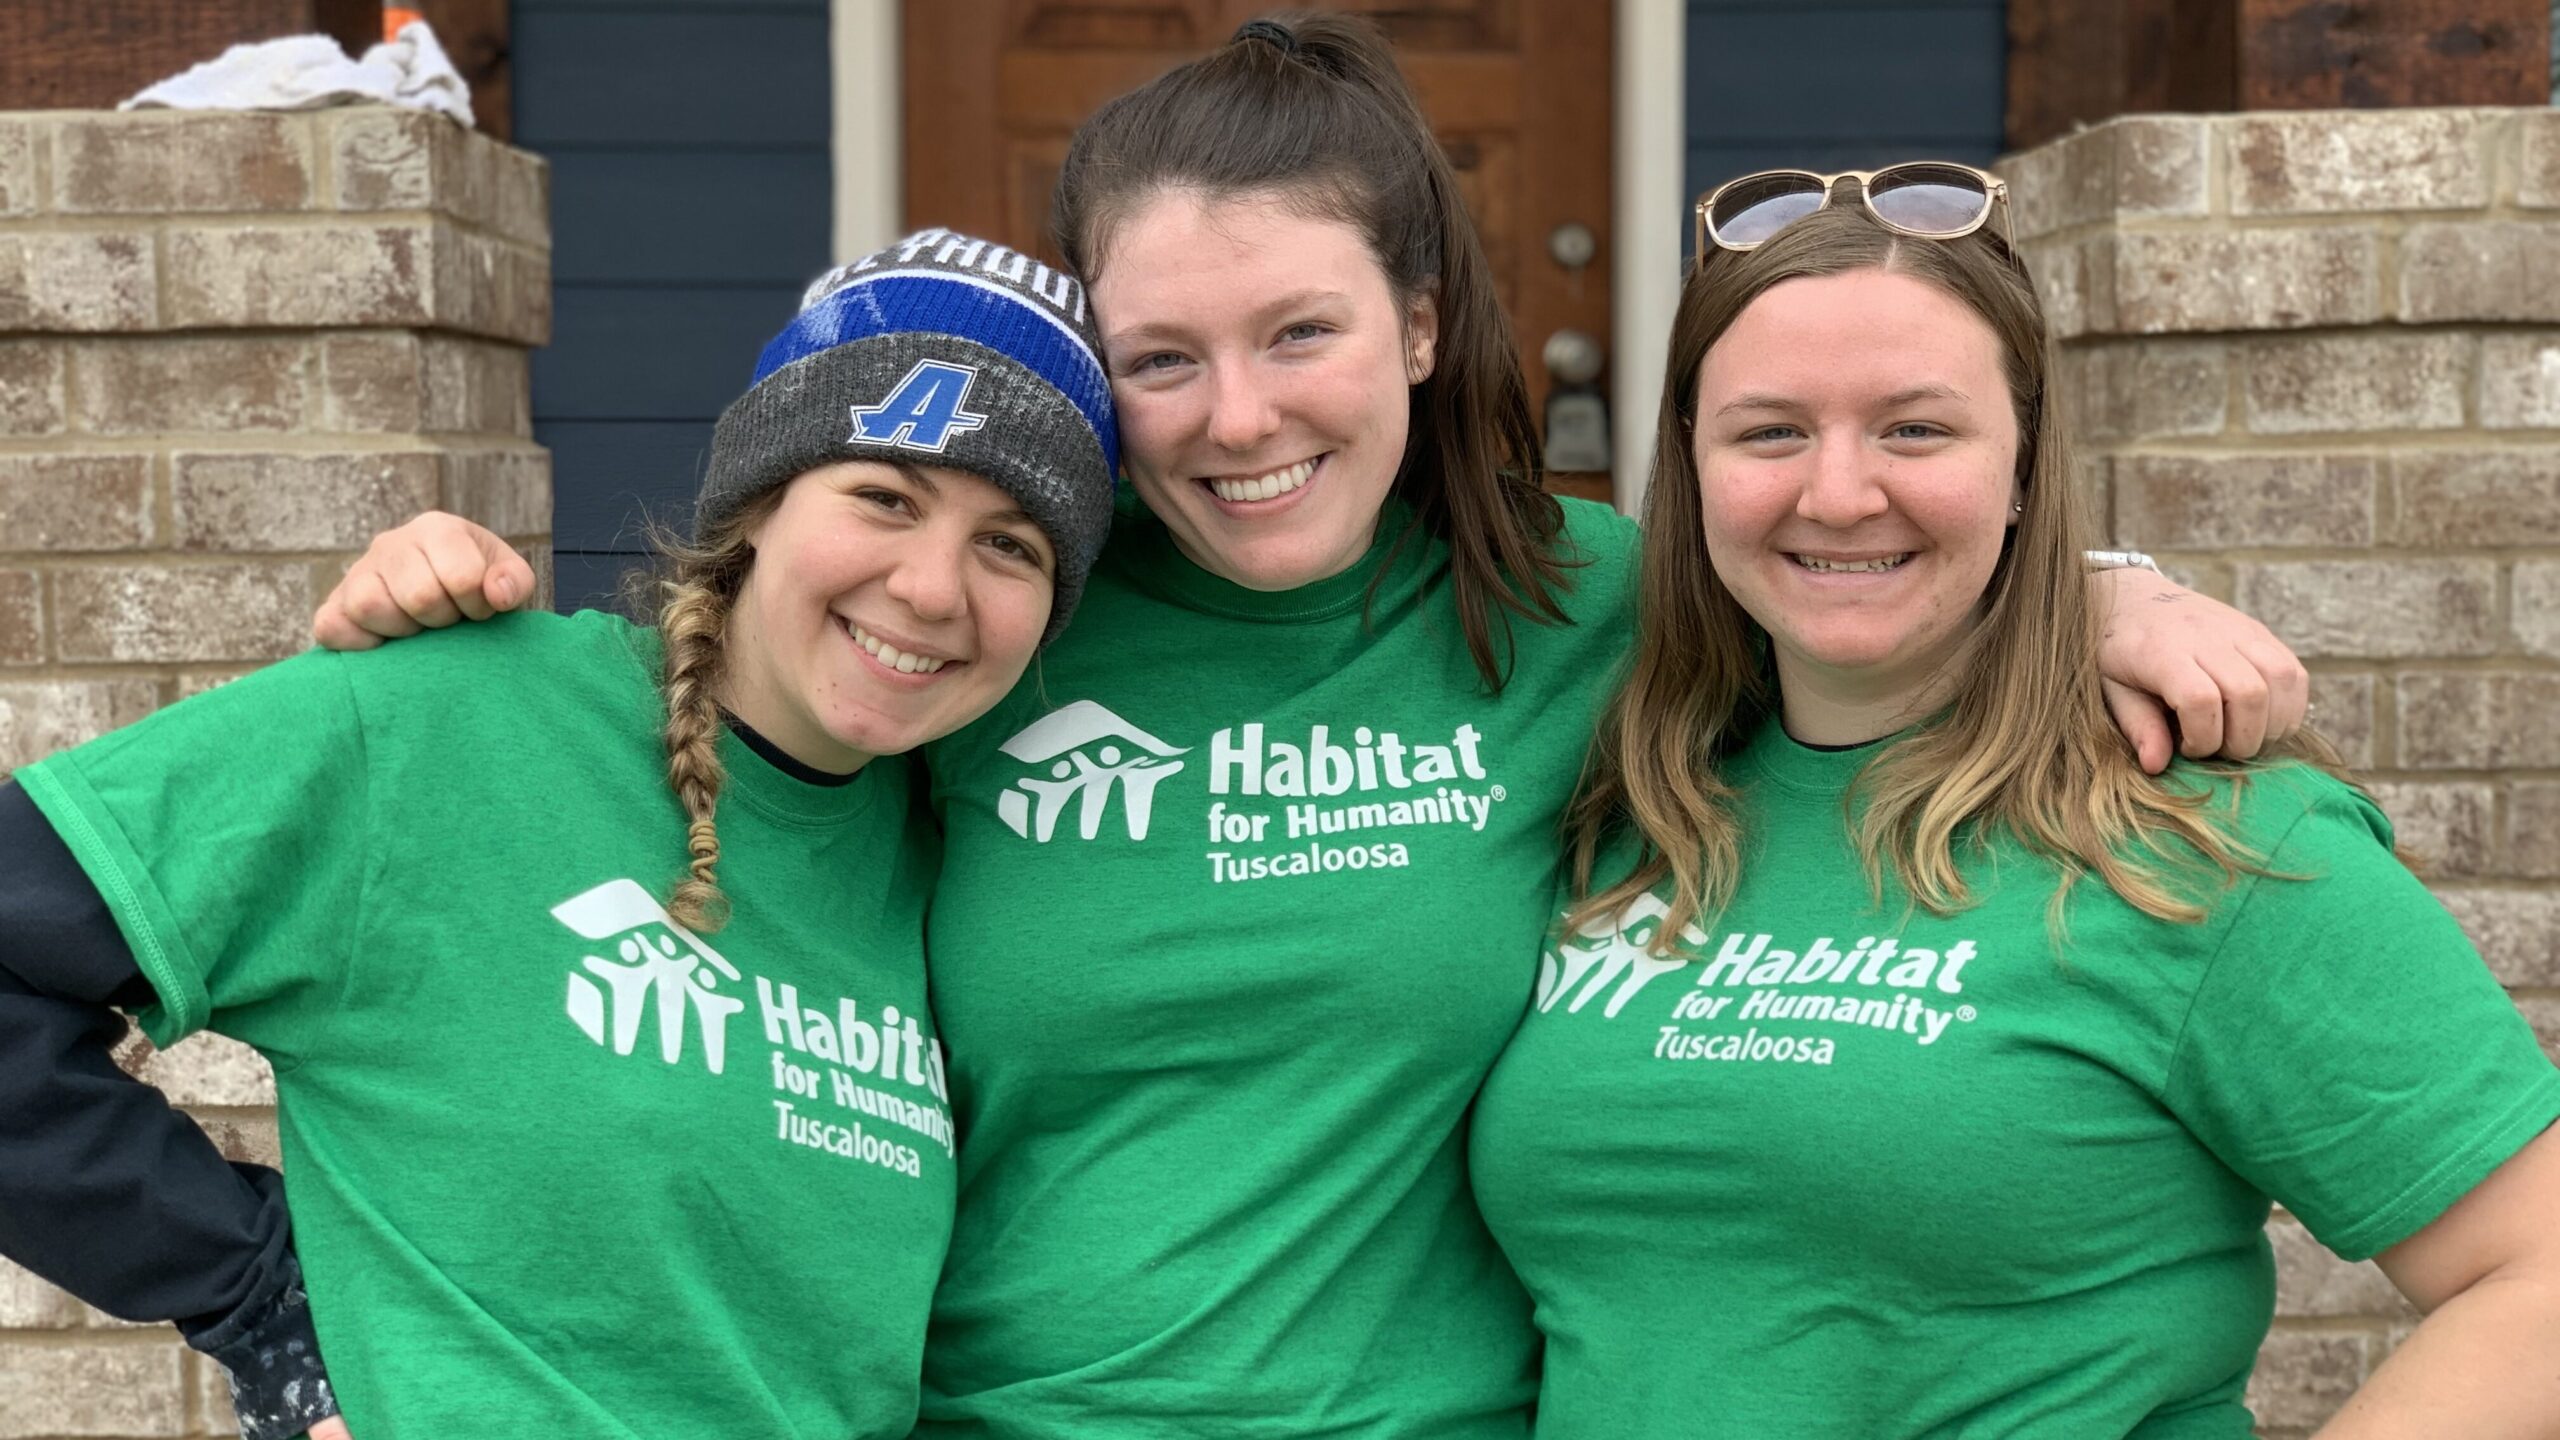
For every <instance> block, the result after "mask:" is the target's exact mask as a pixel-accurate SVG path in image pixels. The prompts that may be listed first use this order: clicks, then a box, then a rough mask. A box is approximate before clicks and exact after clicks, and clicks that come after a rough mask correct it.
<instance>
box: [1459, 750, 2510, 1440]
mask: <svg viewBox="0 0 2560 1440" xmlns="http://www.w3.org/2000/svg"><path fill="white" fill-rule="evenodd" d="M1873 753H1874V752H1873V750H1872V749H1861V750H1854V751H1849V752H1845V753H1833V752H1824V751H1817V750H1811V749H1807V748H1805V747H1802V746H1799V745H1797V744H1795V743H1794V742H1793V741H1791V740H1789V739H1788V738H1787V737H1786V736H1785V734H1784V733H1783V731H1781V730H1780V729H1779V728H1778V727H1777V726H1776V725H1774V724H1772V725H1769V726H1766V727H1765V728H1764V729H1763V730H1762V732H1761V733H1760V734H1759V735H1758V736H1757V737H1755V739H1754V741H1753V743H1752V744H1751V746H1750V747H1749V748H1748V749H1747V750H1746V751H1745V752H1744V753H1743V754H1741V755H1740V756H1738V757H1737V758H1736V759H1735V760H1734V762H1733V763H1732V764H1731V766H1730V769H1729V772H1728V775H1727V778H1728V779H1730V780H1731V781H1733V782H1734V783H1735V784H1737V785H1738V786H1739V787H1740V800H1739V809H1740V817H1741V821H1742V825H1743V829H1744V834H1745V836H1746V837H1747V838H1746V843H1745V848H1744V852H1743V859H1742V873H1741V881H1740V886H1739V889H1738V890H1737V892H1736V894H1735V895H1734V898H1733V901H1732V904H1731V905H1730V907H1729V908H1727V910H1726V911H1725V912H1724V913H1723V914H1721V915H1719V916H1716V917H1713V918H1711V919H1710V920H1708V921H1707V922H1705V923H1704V924H1703V925H1701V926H1699V927H1696V928H1694V929H1692V930H1690V931H1688V932H1686V933H1684V934H1683V935H1682V936H1680V937H1679V940H1678V942H1677V945H1676V948H1675V950H1674V951H1673V952H1672V953H1671V954H1670V955H1668V956H1665V957H1664V958H1663V959H1661V960H1655V959H1653V958H1651V957H1650V956H1648V955H1647V954H1646V953H1645V946H1646V944H1647V942H1648V941H1649V940H1650V939H1651V938H1652V936H1653V935H1654V933H1655V932H1656V930H1657V928H1658V926H1659V924H1660V922H1661V920H1662V918H1663V911H1662V909H1661V904H1660V901H1659V900H1658V899H1654V900H1651V901H1650V903H1649V904H1648V902H1647V901H1641V900H1640V901H1638V902H1637V903H1636V905H1635V906H1633V907H1631V909H1630V911H1628V912H1626V913H1624V914H1623V915H1622V916H1621V917H1620V924H1617V925H1606V924H1604V925H1602V926H1599V927H1596V928H1597V929H1598V930H1599V933H1597V934H1585V935H1575V936H1567V937H1563V938H1562V939H1560V940H1559V941H1558V943H1556V944H1555V945H1554V946H1553V948H1551V950H1550V951H1549V953H1548V954H1547V955H1546V956H1545V957H1544V959H1543V960H1542V962H1541V970H1540V977H1539V996H1540V999H1539V1002H1538V1004H1537V1005H1536V1006H1535V1007H1534V1008H1533V1009H1532V1011H1531V1014H1530V1017H1529V1019H1528V1020H1527V1021H1526V1022H1525V1023H1524V1024H1523V1025H1522V1026H1521V1030H1520V1034H1519V1035H1518V1037H1517V1038H1515V1039H1514V1040H1513V1042H1512V1044H1511V1047H1510V1049H1509V1051H1508V1052H1507V1053H1506V1054H1505V1055H1504V1057H1503V1060H1502V1063H1501V1065H1500V1066H1499V1067H1497V1068H1496V1070H1495V1072H1494V1074H1493V1077H1492V1079H1490V1080H1489V1081H1487V1082H1486V1086H1485V1092H1484V1096H1483V1099H1482V1100H1481V1102H1480V1104H1479V1106H1478V1110H1477V1114H1476V1119H1475V1124H1474V1129H1473V1147H1474V1148H1473V1155H1472V1166H1473V1174H1474V1177H1475V1184H1476V1194H1477V1196H1478V1198H1479V1199H1480V1200H1481V1202H1482V1203H1483V1207H1484V1213H1485V1216H1486V1218H1487V1220H1488V1221H1489V1222H1490V1224H1491V1225H1492V1227H1493V1230H1494V1233H1495V1234H1496V1235H1497V1236H1498V1237H1499V1238H1500V1240H1501V1242H1502V1246H1503V1249H1504V1250H1505V1252H1506V1253H1508V1254H1509V1255H1510V1257H1511V1259H1512V1261H1513V1263H1514V1264H1516V1265H1517V1266H1518V1267H1519V1272H1520V1276H1521V1279H1522V1281H1523V1282H1524V1283H1525V1284H1526V1285H1527V1287H1528V1289H1529V1291H1530V1293H1531V1295H1532V1296H1534V1297H1535V1299H1536V1303H1537V1315H1538V1324H1539V1328H1540V1330H1541V1332H1542V1333H1543V1334H1544V1335H1545V1337H1546V1342H1547V1348H1546V1367H1545V1382H1544V1387H1543V1389H1542V1390H1541V1392H1540V1396H1539V1402H1538V1433H1539V1434H1540V1436H1542V1437H1554V1440H1578V1437H1586V1436H1605V1437H1611V1440H1615V1437H1619V1436H1625V1435H1631V1434H1668V1433H1679V1434H1685V1435H1700V1436H1735V1437H1751V1440H1784V1437H1795V1436H1803V1437H1815V1436H1819V1437H1833V1436H1847V1435H1855V1436H1859V1437H1862V1440H1894V1437H1913V1436H1924V1435H1928V1436H1955V1435H2001V1436H2021V1437H2054V1440H2062V1437H2069V1440H2087V1437H2090V1436H2120V1435H2140V1436H2144V1437H2149V1440H2166V1437H2173V1436H2174V1437H2181V1440H2185V1437H2231V1440H2244V1437H2246V1436H2248V1435H2249V1433H2250V1418H2249V1414H2248V1412H2247V1410H2246V1408H2245V1407H2244V1406H2243V1404H2242V1402H2241V1390H2242V1387H2243V1386H2244V1384H2245V1383H2246V1381H2247V1379H2248V1375H2249V1368H2250V1364H2251V1362H2252V1359H2253V1357H2254V1355H2255V1353H2256V1350H2257V1346H2258V1343H2259V1341H2260V1340H2261V1339H2263V1338H2264V1337H2265V1335H2266V1332H2267V1326H2268V1322H2269V1319H2270V1317H2271V1315H2272V1313H2273V1309H2274V1298H2275V1267H2274V1262H2273V1259H2272V1256H2271V1255H2270V1252H2269V1249H2268V1245H2267V1241H2266V1239H2265V1236H2264V1229H2263V1227H2264V1224H2265V1221H2266V1218H2267V1214H2268V1199H2269V1197H2271V1196H2272V1197H2274V1198H2275V1199H2277V1200H2280V1201H2282V1202H2283V1203H2284V1204H2285V1206H2286V1207H2287V1208H2288V1209H2290V1210H2292V1211H2293V1212H2294V1213H2295V1214H2296V1215H2298V1216H2300V1217H2301V1219H2302V1220H2303V1222H2304V1224H2306V1225H2308V1226H2309V1227H2310V1229H2311V1231H2312V1233H2313V1234H2315V1235H2317V1236H2318V1237H2319V1238H2320V1239H2321V1240H2322V1241H2324V1242H2325V1243H2327V1244H2328V1245H2329V1246H2330V1247H2331V1248H2332V1249H2334V1250H2336V1251H2338V1252H2339V1253H2340V1254H2342V1255H2345V1256H2347V1257H2349V1258H2351V1259H2358V1258H2363V1257H2366V1256H2369V1255H2372V1254H2374V1253H2375V1252H2377V1251H2380V1250H2382V1249H2385V1248H2387V1247H2389V1246H2391V1245H2393V1244H2395V1243H2397V1242H2399V1241H2401V1240H2403V1239H2406V1238H2407V1237H2408V1236H2409V1235H2410V1234H2411V1233H2412V1232H2414V1231H2416V1230H2417V1229H2419V1228H2420V1227H2421V1226H2423V1225H2425V1224H2426V1223H2427V1222H2428V1221H2430V1220H2432V1219H2434V1218H2435V1217H2436V1216H2437V1215H2438V1214H2439V1213H2441V1212H2442V1211H2443V1210H2444V1208H2445V1207H2446V1206H2447V1205H2449V1204H2450V1203H2452V1202H2453V1201H2454V1200H2456V1199H2458V1198H2459V1197H2460V1196H2461V1195H2462V1194H2464V1193H2465V1192H2466V1191H2467V1190H2469V1189H2470V1188H2471V1186H2472V1185H2474V1184H2475V1183H2477V1182H2478V1181H2479V1180H2480V1179H2481V1177H2482V1176H2484V1175H2486V1174H2487V1173H2488V1172H2489V1171H2490V1170H2492V1169H2493V1168H2495V1167H2496V1166H2497V1165H2498V1164H2499V1163H2500V1162H2501V1161H2503V1160H2505V1159H2506V1158H2507V1157H2508V1156H2509V1155H2510V1154H2512V1153H2513V1152H2514V1151H2516V1150H2517V1149H2518V1148H2519V1147H2521V1146H2522V1145H2523V1144H2524V1143H2525V1142H2526V1141H2528V1140H2530V1139H2531V1138H2533V1136H2534V1135H2536V1134H2537V1133H2539V1132H2540V1131H2541V1130H2542V1129H2543V1127H2545V1126H2546V1125H2548V1124H2549V1123H2550V1122H2551V1121H2552V1119H2553V1118H2554V1116H2555V1115H2560V1074H2555V1072H2554V1070H2553V1068H2552V1066H2551V1064H2550V1063H2549V1062H2548V1061H2546V1060H2545V1059H2544V1058H2543V1056H2542V1053H2541V1051H2540V1049H2539V1048H2538V1047H2537V1046H2536V1044H2535V1042H2534V1038H2533V1036H2532V1034H2531V1032H2530V1031H2529V1030H2528V1029H2527V1028H2526V1026H2525V1025H2524V1023H2523V1021H2522V1020H2521V1019H2520V1018H2519V1017H2518V1015H2517V1014H2516V1011H2515V1008H2514V1006H2513V1005H2512V1004H2510V1003H2509V1001H2508V999H2507V997H2506V996H2505V994H2504V993H2503V992H2501V991H2500V989H2499V988H2498V985H2497V983H2496V981H2495V980H2493V979H2492V978H2491V977H2490V975H2489V973H2488V971H2487V969H2486V968H2485V967H2484V966H2483V965H2482V964H2481V963H2480V960H2479V958H2478V957H2477V956H2476V955H2475V954H2474V953H2473V952H2472V950H2471V947H2470V946H2469V945H2468V944H2467V943H2466V942H2465V941H2464V940H2463V937H2462V935H2461V932H2460V931H2459V930H2457V929H2456V928H2455V926H2454V924H2453V922H2452V921H2451V920H2450V919H2449V918H2447V916H2446V915H2445V912H2444V910H2443V909H2442V907H2440V906H2439V905H2437V904H2436V902H2435V900H2434V899H2433V898H2432V897H2431V896H2429V895H2428V893H2427V892H2426V890H2425V888H2424V887H2422V886H2421V885H2420V884H2419V883H2418V881H2417V880H2416V879H2415V878H2413V877H2412V876H2411V875H2410V874H2409V873H2408V872H2407V871H2406V870H2405V869H2403V868H2402V867H2401V865H2400V864H2399V863H2398V862H2397V861H2395V860H2394V859H2393V858H2392V856H2391V854H2390V851H2389V848H2388V847H2389V841H2388V836H2389V830H2388V826H2387V823H2386V822H2385V821H2384V820H2383V818H2382V816H2381V814H2380V812H2378V811H2376V810H2375V809H2374V808H2373V807H2372V806H2371V805H2370V804H2369V803H2368V802H2366V801H2365V800H2364V799H2363V798H2361V797H2360V796H2358V795H2356V794H2355V793H2354V792H2353V791H2352V790H2350V789H2348V788H2347V787H2346V786H2344V785H2341V784H2339V783H2338V782H2336V781H2334V780H2331V779H2329V778H2327V777H2325V776H2322V775H2320V774H2318V773H2317V772H2314V771H2311V770H2308V769H2305V768H2301V767H2298V766H2275V767H2268V768H2265V769H2261V770H2258V771H2256V772H2254V773H2252V774H2251V775H2250V776H2249V778H2248V779H2247V780H2246V782H2245V783H2243V784H2242V785H2241V786H2240V787H2239V797H2238V798H2239V811H2238V815H2237V818H2236V821H2235V824H2236V827H2237V833H2238V834H2240V835H2241V836H2242V837H2243V838H2244V839H2246V840H2247V841H2248V842H2249V843H2251V844H2252V845H2253V846H2255V847H2256V848H2257V849H2258V850H2259V851H2260V853H2262V854H2265V855H2267V856H2269V863H2270V865H2271V867H2272V868H2273V869H2275V870H2277V871H2280V872H2283V873H2285V874H2288V875H2300V876H2308V877H2310V878H2306V879H2274V878H2263V877H2259V878H2244V879H2243V881H2242V882H2241V883H2240V884H2239V885H2237V886H2236V887H2235V888H2233V889H2232V890H2230V891H2229V892H2226V893H2222V894H2220V895H2219V896H2218V897H2217V898H2215V900H2214V903H2213V905H2212V909H2211V913H2210V916H2209V918H2208V919H2207V920H2206V921H2205V922H2204V923H2202V924H2197V925H2177V924H2170V923H2166V922H2163V921H2159V920H2154V919H2152V918H2150V917H2148V916H2146V915H2143V914H2142V913H2141V912H2139V911H2136V910H2134V909H2133V908H2131V907H2130V906H2127V905H2125V904H2124V903H2122V902H2121V901H2119V900H2117V899H2116V898H2115V897H2114V895H2113V894H2112V893H2110V892H2108V891H2106V890H2105V889H2104V887H2103V886H2101V885H2099V884H2098V883H2097V882H2095V881H2093V880H2084V881H2083V882H2081V886H2080V887H2079V888H2078V889H2076V890H2075V891H2074V895H2073V899H2072V902H2071V906H2070V910H2069V915H2068V921H2069V929H2068V941H2067V945H2066V946H2065V948H2064V949H2062V950H2061V951H2059V952H2057V950H2056V948H2055V946H2054V944H2053V941H2052V937H2051V934H2050V932H2049V931H2048V929H2047V928H2046V920H2045V907H2046V902H2047V900H2048V899H2049V897H2050V896H2051V894H2052V891H2053V886H2054V880H2055V872H2054V870H2053V869H2052V867H2051V866H2050V865H2049V864H2048V863H2045V862H2042V861H2039V860H2037V859H2036V858H2034V857H2033V856H2031V855H2030V854H2028V853H2027V852H2025V851H2024V850H2023V849H2022V848H2021V847H2019V846H2017V845H2016V844H2015V843H2014V842H2010V841H2005V840H2003V841H1994V842H1992V843H1991V845H1990V848H1989V850H1988V851H1987V852H1986V853H1982V854H1980V855H1975V856H1969V857H1968V858H1966V859H1965V861H1964V868H1965V874H1966V878H1967V880H1968V882H1969V883H1970V884H1972V885H1973V886H1974V887H1975V894H1976V896H1977V899H1978V903H1977V904H1976V905H1974V906H1973V907H1972V908H1970V909H1968V910H1966V911H1964V912H1962V913H1960V914H1957V915H1954V916H1951V917H1947V918H1943V919H1942V918H1939V917H1936V916H1933V915H1931V914H1929V913H1928V912H1927V911H1925V910H1913V909H1911V908H1910V907H1908V906H1906V905H1905V904H1904V903H1903V902H1902V900H1901V898H1900V894H1901V892H1900V891H1898V890H1897V889H1894V888H1892V887H1891V886H1890V884H1889V885H1888V891H1887V896H1886V900H1885V903H1884V904H1883V905H1882V906H1881V907H1879V906H1878V905H1876V904H1875V903H1873V902H1872V901H1871V899H1870V897H1869V893H1868V890H1867V888H1866V883H1865V881H1864V879H1863V877H1862V875H1861V872H1860V870H1859V868H1858V865H1857V861H1856V858H1855V852H1854V850H1853V849H1852V847H1851V846H1850V844H1849V842H1848V839H1847V830H1846V825H1845V823H1844V819H1843V814H1842V809H1841V800H1842V796H1843V794H1844V792H1845V791H1846V789H1847V787H1848V784H1849V781H1850V778H1851V776H1852V775H1853V774H1854V773H1855V771H1856V770H1857V769H1858V768H1859V766H1861V765H1862V764H1864V763H1865V762H1866V761H1867V760H1868V759H1870V758H1871V757H1872V755H1873ZM2186 773H2187V774H2188V775H2190V776H2194V775H2196V774H2197V773H2198V772H2186ZM2198 783H2208V784H2212V785H2214V786H2216V787H2217V788H2227V787H2228V785H2229V783H2230V782H2228V781H2225V780H2219V779H2212V780H2203V779H2200V780H2199V781H2198Z"/></svg>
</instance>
